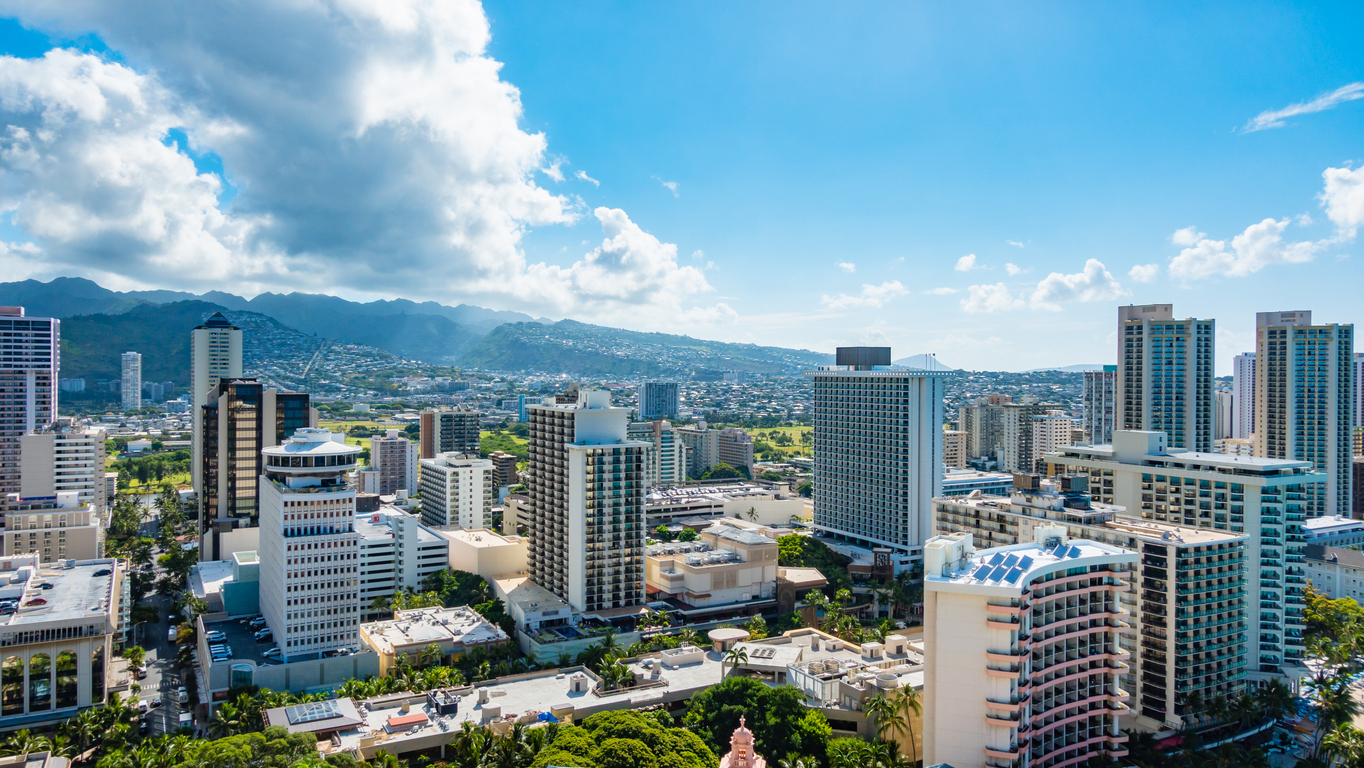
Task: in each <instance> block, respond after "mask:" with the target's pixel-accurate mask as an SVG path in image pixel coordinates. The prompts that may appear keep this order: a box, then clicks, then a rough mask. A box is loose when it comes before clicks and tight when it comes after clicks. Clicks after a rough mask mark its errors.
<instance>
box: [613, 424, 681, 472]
mask: <svg viewBox="0 0 1364 768" xmlns="http://www.w3.org/2000/svg"><path fill="white" fill-rule="evenodd" d="M627 435H628V436H629V438H630V439H631V440H640V441H643V442H647V443H650V444H652V446H653V448H652V449H651V450H650V451H649V455H648V458H647V459H646V462H645V463H646V466H645V469H644V472H645V475H646V476H647V478H648V479H647V482H648V484H649V487H650V488H658V487H660V486H672V485H681V484H682V483H685V482H686V481H687V446H686V445H685V444H684V443H683V442H682V439H681V437H680V436H679V435H678V434H677V432H675V431H674V430H673V425H672V424H671V423H670V422H667V421H637V422H633V423H631V424H630V428H629V430H628V432H627Z"/></svg>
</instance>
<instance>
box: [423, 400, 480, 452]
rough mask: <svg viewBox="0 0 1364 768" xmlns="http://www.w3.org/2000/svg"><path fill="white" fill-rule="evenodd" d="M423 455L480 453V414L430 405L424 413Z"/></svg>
mask: <svg viewBox="0 0 1364 768" xmlns="http://www.w3.org/2000/svg"><path fill="white" fill-rule="evenodd" d="M419 424H420V426H421V436H420V438H419V439H420V443H421V458H423V459H433V458H435V457H437V456H439V455H441V454H442V453H452V452H454V453H463V454H467V455H470V456H477V455H478V451H479V448H480V443H481V439H480V432H479V430H480V429H481V428H482V427H481V422H480V414H479V412H478V411H472V410H468V409H465V408H448V407H440V408H428V409H426V410H424V411H422V412H421V416H420V419H419Z"/></svg>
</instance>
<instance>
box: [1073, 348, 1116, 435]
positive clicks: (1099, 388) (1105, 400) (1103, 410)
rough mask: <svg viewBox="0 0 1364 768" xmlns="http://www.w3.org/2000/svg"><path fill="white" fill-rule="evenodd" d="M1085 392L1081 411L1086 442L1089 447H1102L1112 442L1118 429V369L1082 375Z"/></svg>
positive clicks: (1109, 366)
mask: <svg viewBox="0 0 1364 768" xmlns="http://www.w3.org/2000/svg"><path fill="white" fill-rule="evenodd" d="M1084 377H1085V391H1084V396H1083V399H1082V400H1081V403H1080V407H1081V409H1082V412H1083V414H1084V415H1083V417H1082V422H1083V429H1084V432H1085V441H1086V442H1088V443H1089V444H1090V445H1104V444H1106V443H1107V442H1108V441H1110V440H1112V439H1113V430H1114V429H1117V428H1118V423H1117V419H1118V396H1117V395H1118V366H1116V365H1105V366H1104V367H1103V370H1099V371H1085V372H1084Z"/></svg>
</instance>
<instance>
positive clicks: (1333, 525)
mask: <svg viewBox="0 0 1364 768" xmlns="http://www.w3.org/2000/svg"><path fill="white" fill-rule="evenodd" d="M1302 527H1303V541H1304V542H1305V543H1307V544H1319V545H1321V546H1326V547H1348V546H1350V545H1351V544H1354V545H1356V546H1364V520H1353V519H1351V518H1348V517H1343V516H1341V515H1326V516H1323V517H1314V518H1312V519H1311V520H1308V521H1307V522H1306V523H1304V524H1303V526H1302Z"/></svg>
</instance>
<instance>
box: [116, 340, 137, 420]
mask: <svg viewBox="0 0 1364 768" xmlns="http://www.w3.org/2000/svg"><path fill="white" fill-rule="evenodd" d="M122 362H123V371H122V373H123V378H122V381H121V382H120V383H121V384H122V393H123V410H125V411H135V410H137V409H138V408H141V407H142V355H140V354H138V353H137V352H124V353H123V358H122Z"/></svg>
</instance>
